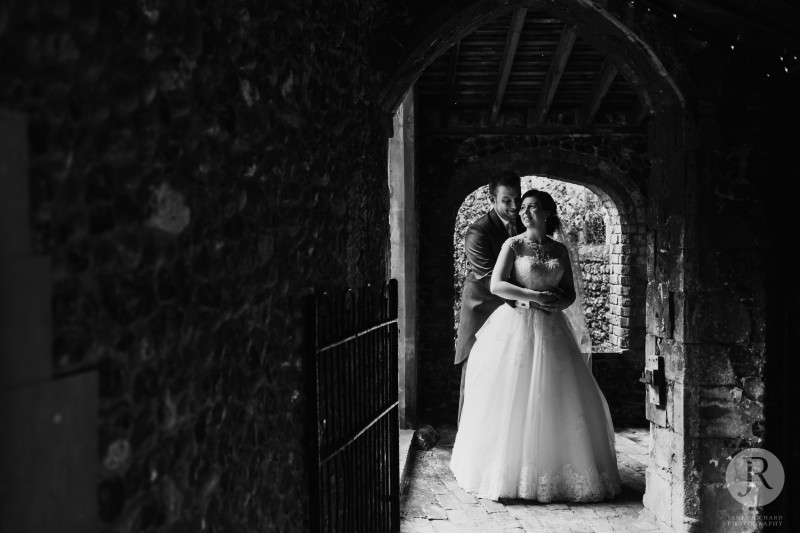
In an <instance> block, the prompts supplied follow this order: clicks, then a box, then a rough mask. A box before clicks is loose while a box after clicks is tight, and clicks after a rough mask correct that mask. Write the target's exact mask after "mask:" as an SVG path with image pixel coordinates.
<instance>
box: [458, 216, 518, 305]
mask: <svg viewBox="0 0 800 533" xmlns="http://www.w3.org/2000/svg"><path fill="white" fill-rule="evenodd" d="M464 252H465V253H466V255H467V261H469V264H470V266H471V267H472V273H473V274H474V275H475V278H476V279H477V280H478V283H480V284H482V285H483V286H484V287H486V290H487V291H488V290H490V284H491V279H492V271H493V270H494V266H495V264H496V263H497V257H495V256H494V254H493V253H492V243H491V241H490V240H489V236H488V235H487V234H486V233H485V232H484V231H482V230H481V229H480V228H479V227H476V226H470V227H469V228H468V229H467V234H466V236H465V237H464ZM503 300H504V301H505V302H506V303H507V304H508V305H510V306H511V307H514V305H515V304H516V301H515V300H506V299H505V298H503Z"/></svg>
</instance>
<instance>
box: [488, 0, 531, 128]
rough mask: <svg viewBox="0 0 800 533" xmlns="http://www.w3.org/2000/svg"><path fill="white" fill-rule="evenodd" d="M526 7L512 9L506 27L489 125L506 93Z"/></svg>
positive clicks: (492, 124) (494, 118) (493, 122)
mask: <svg viewBox="0 0 800 533" xmlns="http://www.w3.org/2000/svg"><path fill="white" fill-rule="evenodd" d="M527 13H528V9H527V8H524V7H523V8H520V9H517V10H516V11H514V15H513V16H512V17H511V25H510V26H509V28H508V36H507V37H506V46H505V49H504V50H503V59H502V60H501V61H500V68H499V69H498V71H497V84H496V85H495V89H494V100H493V101H492V113H491V115H490V117H489V125H490V126H494V125H495V123H496V122H497V116H498V115H499V114H500V106H501V105H502V104H503V97H504V96H505V94H506V85H507V84H508V76H509V75H510V74H511V67H512V65H513V64H514V56H515V55H516V53H517V45H518V44H519V37H520V35H522V26H523V25H524V24H525V15H526V14H527Z"/></svg>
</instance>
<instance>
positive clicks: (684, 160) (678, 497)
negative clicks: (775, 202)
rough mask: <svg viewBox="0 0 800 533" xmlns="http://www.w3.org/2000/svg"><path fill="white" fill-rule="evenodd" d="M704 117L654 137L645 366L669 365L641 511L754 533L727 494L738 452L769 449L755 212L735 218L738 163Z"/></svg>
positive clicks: (655, 127)
mask: <svg viewBox="0 0 800 533" xmlns="http://www.w3.org/2000/svg"><path fill="white" fill-rule="evenodd" d="M700 108H701V111H700V113H699V114H698V115H696V116H697V118H698V120H697V123H694V122H693V121H692V117H691V116H690V115H689V114H687V113H684V112H682V111H671V112H670V111H668V112H666V113H663V114H662V115H660V116H658V117H656V118H655V120H653V122H652V124H651V130H650V131H651V135H652V142H653V146H652V151H653V154H654V158H653V165H652V175H651V183H650V187H649V194H650V202H649V210H648V232H647V237H648V246H649V253H648V265H647V269H648V285H647V337H646V355H647V356H648V357H662V358H663V362H664V367H665V374H666V405H665V406H664V408H660V407H657V406H655V405H654V404H652V403H648V406H647V418H648V419H649V420H650V422H651V431H652V437H653V446H652V449H651V455H650V464H649V465H648V470H647V492H646V493H645V498H644V504H645V507H646V508H647V509H648V510H650V511H651V512H652V513H653V514H654V515H655V516H656V518H658V519H659V520H660V521H661V522H662V524H664V525H665V526H667V527H670V528H672V529H673V530H675V531H703V532H706V533H708V532H723V531H725V532H729V531H749V529H748V526H747V525H746V522H747V521H748V520H752V519H753V518H754V517H755V515H756V510H755V509H748V508H745V507H743V506H742V505H741V504H740V503H739V502H737V501H736V500H735V499H733V497H732V496H731V495H730V494H729V493H728V490H727V488H726V487H725V471H726V469H727V466H728V464H729V461H730V459H731V457H732V456H733V455H735V454H736V453H737V452H738V451H741V450H742V449H745V448H749V447H757V446H759V445H760V443H761V438H760V433H761V431H762V430H763V421H764V417H763V413H762V406H763V395H764V384H763V382H762V379H761V376H762V371H763V368H762V367H763V362H764V353H763V351H764V340H763V335H764V332H763V327H764V324H763V305H764V303H763V301H764V288H763V284H762V280H761V279H760V277H759V276H758V275H757V273H758V272H761V271H762V268H761V267H760V266H759V264H758V262H759V256H760V254H759V252H758V250H757V248H756V244H755V238H754V237H755V235H754V231H755V225H754V223H753V220H754V219H755V217H756V214H757V213H756V212H755V209H756V207H754V206H756V204H757V201H756V199H755V198H750V197H748V199H747V201H745V202H734V203H732V204H731V205H730V206H728V205H727V204H728V203H729V202H728V200H727V199H726V198H725V197H723V196H720V195H719V191H724V190H725V185H724V184H723V182H724V181H725V180H726V179H731V178H730V176H729V175H727V174H726V169H727V170H729V167H726V166H725V165H722V164H720V157H722V158H724V159H725V160H726V161H728V162H729V161H731V160H735V159H736V157H737V156H736V154H735V150H733V149H727V150H729V153H725V150H726V148H725V147H723V146H721V145H720V143H719V139H718V138H717V137H716V136H715V135H714V134H713V127H711V126H710V124H711V123H713V124H716V123H717V118H718V117H713V118H712V117H709V116H706V114H708V113H711V114H712V115H713V113H714V111H713V109H714V106H713V105H712V104H711V103H709V102H706V103H705V105H701V106H700ZM695 134H696V135H697V138H695V137H694V135H695ZM734 168H735V167H734ZM701 169H702V172H701ZM734 175H735V176H738V175H739V173H738V170H737V171H736V172H734ZM730 517H736V518H737V519H738V520H737V521H736V522H733V523H732V522H731V521H730V520H729V518H730ZM737 522H738V523H741V524H742V525H736V524H737Z"/></svg>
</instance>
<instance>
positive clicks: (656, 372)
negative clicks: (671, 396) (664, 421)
mask: <svg viewBox="0 0 800 533" xmlns="http://www.w3.org/2000/svg"><path fill="white" fill-rule="evenodd" d="M646 361H647V362H646V366H647V368H645V369H644V372H642V376H641V377H640V378H639V383H644V384H646V385H647V401H648V402H649V403H652V404H655V405H657V406H659V407H665V406H666V405H667V383H666V376H665V374H664V358H663V357H659V356H647V358H646Z"/></svg>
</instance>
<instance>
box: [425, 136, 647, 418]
mask: <svg viewBox="0 0 800 533" xmlns="http://www.w3.org/2000/svg"><path fill="white" fill-rule="evenodd" d="M437 153H438V154H439V155H440V156H441V157H442V158H443V159H444V160H448V159H449V156H450V152H438V151H437ZM642 157H644V156H643V155H642ZM470 159H472V158H470ZM420 166H422V167H430V166H431V160H430V156H429V155H428V154H426V153H425V151H422V153H421V154H420ZM501 170H513V171H515V172H516V173H518V174H520V175H529V174H536V175H541V176H547V177H551V178H554V179H559V180H562V181H567V182H571V183H576V184H579V185H583V186H586V187H588V188H589V189H590V190H591V191H592V192H594V193H596V194H598V196H600V198H601V199H602V200H603V203H604V206H605V207H606V209H607V211H608V212H609V214H610V215H611V217H610V219H611V220H610V222H611V226H612V232H613V233H612V237H613V238H615V239H616V240H619V241H620V242H618V243H614V244H612V248H611V250H610V252H611V259H612V267H613V270H612V272H613V273H612V275H613V276H615V278H613V282H612V284H611V291H612V294H611V295H610V296H611V303H612V305H613V306H614V309H613V314H612V317H611V321H612V324H613V325H614V326H613V330H612V331H613V332H614V334H615V336H616V342H617V348H618V349H619V351H620V355H621V358H620V361H616V362H615V365H616V366H617V367H618V368H620V369H624V370H621V373H624V375H625V378H624V380H625V381H626V382H629V383H627V385H628V386H629V387H628V390H631V389H632V390H633V393H632V394H628V396H631V395H636V394H637V390H640V389H639V385H638V383H637V381H636V380H637V378H638V373H640V372H641V368H642V366H643V365H644V345H645V343H644V339H645V329H644V325H645V324H644V318H645V313H644V309H645V287H646V280H647V278H646V260H645V258H646V245H645V240H646V237H645V233H644V229H645V225H644V216H645V209H644V206H643V198H644V191H642V190H641V186H640V185H638V184H637V183H635V182H634V180H632V179H631V178H629V177H628V176H626V175H625V174H624V173H622V172H620V171H619V170H618V169H616V168H614V166H613V165H612V164H610V162H609V161H607V160H603V159H601V158H598V157H596V156H591V155H588V154H582V153H579V152H576V151H569V150H563V149H557V148H552V147H547V146H545V147H541V148H533V149H526V150H520V151H517V152H510V153H497V154H493V155H490V156H487V157H484V158H478V159H476V160H473V161H472V162H471V163H467V164H465V165H464V166H462V167H460V168H458V169H457V170H455V171H454V173H453V175H451V176H442V175H438V179H436V180H432V179H430V177H428V179H422V180H420V182H419V183H418V186H419V192H420V194H419V196H418V205H417V210H418V213H419V220H420V224H419V233H420V235H421V236H424V239H420V245H419V246H420V247H419V253H420V256H419V261H420V262H419V266H420V272H427V273H429V275H424V276H421V277H420V279H419V290H418V293H419V294H420V299H421V302H420V307H419V323H420V324H425V325H426V327H425V328H422V329H421V330H420V331H419V341H420V344H419V348H418V359H419V361H420V372H419V375H420V385H419V387H420V393H421V395H422V396H423V401H424V403H425V404H426V406H427V408H428V410H429V413H428V416H432V417H435V416H437V415H436V414H432V413H430V410H431V409H434V410H442V411H445V412H450V411H452V405H453V403H454V402H457V397H458V380H457V379H456V378H457V376H456V375H455V374H454V373H453V370H452V368H453V367H452V349H453V348H452V334H451V332H452V330H453V327H454V318H453V314H452V303H453V299H454V298H455V293H456V290H455V287H454V286H453V281H452V280H453V274H454V263H453V256H454V249H453V240H452V231H453V226H454V222H455V219H456V215H457V212H458V209H459V207H460V206H461V203H462V201H463V200H464V198H465V197H466V196H467V195H468V194H470V193H471V192H472V191H474V190H475V189H477V188H478V187H481V186H483V185H486V183H487V182H488V179H489V177H490V176H492V175H493V174H495V173H497V172H499V171H501ZM622 240H625V241H628V242H627V243H625V244H623V243H622V242H621V241H622ZM430 295H435V297H431V296H430ZM639 395H640V393H639ZM637 403H638V405H639V408H640V409H641V400H638V402H637ZM456 405H457V403H456Z"/></svg>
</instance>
